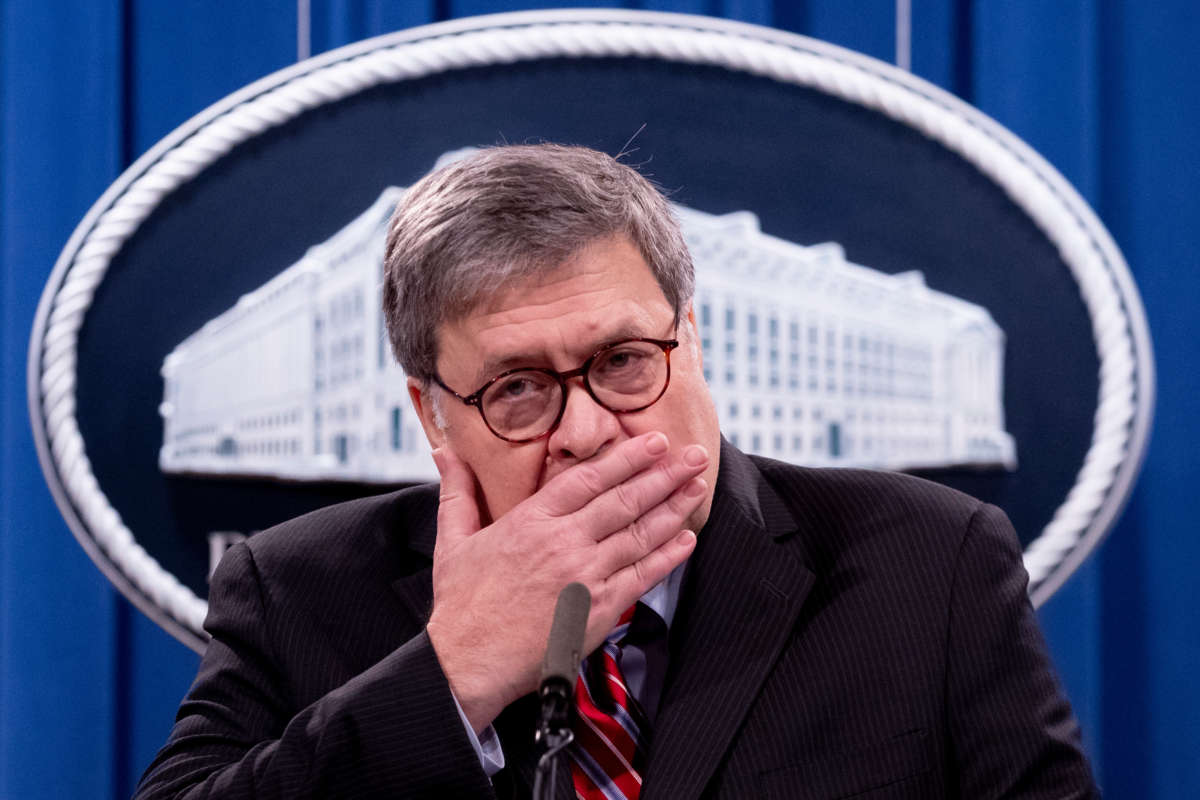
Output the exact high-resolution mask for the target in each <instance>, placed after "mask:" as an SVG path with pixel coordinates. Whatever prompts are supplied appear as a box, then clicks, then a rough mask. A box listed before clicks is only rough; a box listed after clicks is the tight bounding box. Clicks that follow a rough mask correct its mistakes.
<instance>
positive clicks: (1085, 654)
mask: <svg viewBox="0 0 1200 800" xmlns="http://www.w3.org/2000/svg"><path fill="white" fill-rule="evenodd" d="M563 5H625V6H627V7H637V8H648V9H653V10H661V11H680V12H688V13H698V14H708V15H713V16H724V17H729V18H732V19H738V20H742V21H746V22H753V23H758V24H762V25H770V26H774V27H778V28H782V29H785V30H790V31H794V32H797V33H802V34H806V35H809V36H814V37H817V38H821V39H825V40H828V41H831V42H833V43H835V44H839V45H843V46H845V47H850V48H853V49H855V50H859V51H862V52H864V53H867V54H869V55H871V56H874V57H876V58H880V59H883V60H885V61H895V59H896V55H897V53H896V40H897V36H896V30H897V28H896V20H897V9H898V8H900V9H902V10H903V9H904V8H905V7H909V6H911V16H910V17H909V19H910V24H911V65H912V70H913V71H914V72H915V73H916V74H918V75H920V76H921V77H923V78H925V79H927V80H930V81H932V82H933V83H935V84H938V85H939V86H941V87H943V88H945V89H947V90H949V91H952V92H954V93H955V94H957V95H959V96H960V97H962V98H964V99H965V100H967V101H968V102H971V103H973V104H975V105H976V106H978V107H979V108H981V109H982V110H983V111H984V112H985V113H987V114H989V115H991V116H993V117H995V118H996V119H997V120H999V121H1000V122H1001V123H1002V124H1004V125H1006V126H1008V127H1009V128H1011V129H1012V130H1013V131H1014V132H1015V133H1016V134H1017V135H1019V136H1021V137H1022V138H1024V139H1025V140H1026V141H1027V142H1029V143H1030V144H1031V145H1033V147H1035V148H1036V149H1037V150H1039V151H1040V152H1041V153H1042V154H1043V155H1044V156H1045V157H1046V158H1047V159H1048V160H1049V161H1050V162H1051V163H1052V164H1054V165H1055V166H1056V167H1057V168H1058V169H1059V170H1060V171H1061V172H1062V173H1063V174H1064V175H1065V176H1066V177H1067V178H1068V179H1069V180H1070V181H1071V182H1073V183H1074V184H1075V186H1076V187H1077V188H1078V189H1079V190H1080V192H1081V193H1082V194H1083V195H1084V196H1085V197H1086V198H1087V199H1088V200H1089V201H1090V202H1091V203H1092V205H1093V206H1094V207H1095V208H1096V210H1097V211H1098V213H1099V215H1100V217H1101V219H1102V220H1103V221H1104V222H1105V224H1106V225H1107V226H1108V227H1109V229H1110V230H1111V231H1112V233H1113V235H1114V237H1115V238H1116V240H1117V242H1118V244H1119V245H1120V246H1121V248H1122V249H1123V251H1124V253H1125V255H1126V258H1127V259H1128V261H1129V264H1130V267H1131V270H1132V272H1133V274H1134V277H1135V278H1136V280H1137V282H1138V285H1139V287H1140V290H1141V292H1142V296H1143V299H1144V301H1145V304H1146V309H1147V314H1148V316H1149V320H1150V326H1151V329H1152V333H1153V335H1154V338H1155V349H1156V357H1157V363H1158V381H1159V383H1158V389H1159V399H1158V410H1157V417H1156V425H1155V432H1154V438H1153V441H1152V443H1151V447H1150V451H1149V455H1148V458H1147V462H1146V466H1145V470H1144V472H1143V474H1142V477H1141V480H1140V484H1139V486H1138V489H1137V491H1136V493H1135V495H1134V498H1133V500H1132V502H1131V504H1130V506H1129V507H1128V509H1127V510H1126V512H1125V514H1124V517H1123V519H1122V521H1121V522H1120V524H1119V525H1118V527H1117V528H1116V530H1115V531H1114V532H1113V534H1112V535H1111V537H1110V539H1109V540H1108V541H1107V542H1106V543H1105V544H1104V545H1103V546H1102V548H1101V550H1100V552H1099V554H1098V555H1097V556H1094V557H1093V558H1092V559H1091V560H1090V561H1089V563H1088V564H1086V565H1085V566H1084V567H1083V568H1082V569H1081V570H1080V571H1079V572H1078V573H1077V574H1076V575H1075V576H1074V577H1073V578H1072V579H1071V580H1070V581H1069V582H1068V583H1067V585H1066V586H1065V588H1063V589H1062V590H1061V591H1060V592H1059V593H1058V594H1057V595H1056V596H1055V597H1054V598H1053V599H1052V600H1051V601H1050V602H1049V603H1048V604H1047V605H1046V606H1045V607H1044V608H1043V609H1042V610H1041V612H1040V616H1041V619H1042V621H1043V624H1044V625H1045V628H1046V631H1047V635H1048V637H1049V639H1050V643H1051V648H1052V651H1053V654H1054V656H1055V659H1056V661H1057V663H1058V666H1059V669H1060V671H1061V674H1062V677H1063V681H1064V683H1065V684H1066V688H1067V692H1068V694H1069V696H1070V697H1071V700H1072V702H1073V703H1074V706H1075V709H1076V711H1077V713H1078V715H1079V717H1080V720H1081V722H1082V724H1083V728H1084V734H1085V739H1086V745H1087V747H1088V749H1089V752H1090V753H1091V756H1092V758H1093V759H1094V762H1095V764H1096V767H1097V769H1098V772H1099V776H1100V778H1101V782H1102V785H1103V786H1104V788H1105V790H1106V793H1107V794H1108V796H1111V797H1161V798H1191V797H1197V796H1200V758H1198V757H1197V753H1198V752H1200V681H1197V680H1196V677H1195V676H1196V673H1197V672H1198V671H1200V597H1198V593H1197V589H1196V588H1195V587H1196V585H1197V581H1196V575H1197V573H1198V572H1200V537H1198V536H1197V535H1196V530H1197V523H1196V522H1195V520H1194V519H1193V518H1192V517H1193V508H1194V506H1195V502H1194V499H1193V495H1194V491H1193V486H1192V484H1193V483H1194V482H1195V481H1196V479H1197V478H1198V477H1200V470H1197V468H1196V466H1195V464H1196V461H1197V458H1196V456H1195V454H1194V453H1193V452H1192V451H1193V448H1195V447H1196V446H1197V443H1198V442H1200V421H1198V420H1200V401H1198V400H1197V397H1200V385H1198V379H1197V374H1198V372H1200V347H1198V346H1197V344H1196V342H1197V335H1196V333H1195V331H1194V329H1193V323H1194V320H1195V317H1196V306H1197V301H1198V300H1200V291H1198V290H1200V267H1198V264H1197V259H1196V256H1195V252H1196V245H1197V230H1196V229H1197V226H1198V225H1200V199H1198V198H1197V176H1198V175H1200V145H1198V144H1197V142H1198V141H1200V91H1197V90H1196V75H1197V72H1198V71H1200V57H1198V56H1197V53H1200V47H1198V46H1197V44H1196V43H1197V42H1198V41H1200V6H1198V5H1197V4H1196V3H1195V2H1194V1H1193V0H1160V2H1155V3H1145V2H1136V0H1063V2H1054V3H1046V2H1040V1H1039V0H1008V1H1007V2H990V1H988V0H977V2H971V1H970V0H911V3H910V2H909V0H900V2H897V1H896V0H856V1H854V2H846V0H797V1H796V2H785V0H779V2H771V0H707V2H704V1H702V0H674V2H672V1H671V0H660V1H658V2H655V1H653V0H650V1H648V2H643V3H625V4H612V3H609V4H602V3H583V4H575V3H564V2H553V3H545V4H537V3H515V2H514V3H502V2H496V1H495V0H431V1H427V2H402V1H401V0H391V1H390V2H385V1H384V0H311V2H307V1H306V0H301V2H298V3H296V2H284V1H283V0H277V1H276V2H267V3H243V2H236V0H189V1H188V2H170V3H167V2H157V1H156V0H122V1H121V2H116V1H115V0H114V1H113V2H108V3H104V2H98V1H97V0H54V2H42V1H41V0H5V1H4V2H0V70H2V72H0V375H2V376H3V385H2V393H0V797H3V798H17V797H20V798H27V799H30V800H32V799H34V798H67V797H93V798H106V797H112V798H123V797H128V796H129V795H130V794H131V792H132V790H133V787H134V785H135V783H136V781H137V779H138V777H139V775H140V773H141V771H142V769H143V768H144V767H145V766H146V764H147V763H148V762H149V760H150V759H151V757H152V756H153V753H154V751H155V750H156V749H157V747H158V746H159V745H160V744H161V743H162V741H163V739H164V737H165V736H166V733H167V731H168V730H169V728H170V725H171V721H172V717H173V715H174V710H175V707H176V705H177V704H178V701H179V699H180V697H181V696H182V695H183V693H184V692H185V691H186V689H187V687H188V684H189V682H190V680H191V678H192V677H193V675H194V673H195V669H196V664H197V659H196V656H195V655H194V654H193V653H192V652H191V651H189V650H187V649H186V648H185V647H184V646H183V645H181V644H179V643H177V642H176V641H175V640H173V639H171V638H170V637H169V636H168V635H167V634H165V633H163V632H162V631H161V630H159V629H158V628H157V627H156V626H155V625H154V624H153V623H152V622H150V621H149V620H147V619H146V618H145V617H143V616H142V615H141V614H140V613H139V612H137V611H136V610H134V609H133V607H132V606H130V605H129V603H127V602H126V601H125V600H124V599H123V598H122V597H121V596H120V595H118V594H117V593H116V591H115V590H114V589H112V588H111V587H110V585H109V584H108V582H107V581H106V579H105V578H104V577H103V576H102V574H101V573H100V571H99V570H98V569H97V568H96V567H95V566H94V565H93V564H92V563H91V562H90V561H89V560H88V558H87V557H86V556H85V555H84V553H83V551H82V549H81V548H80V547H79V545H78V544H76V542H75V540H74V538H73V537H72V536H71V534H70V532H69V531H68V529H67V527H66V525H65V523H64V522H63V520H62V518H61V516H60V515H59V512H58V510H57V509H56V507H55V505H54V503H53V501H52V500H51V497H50V494H49V491H48V490H47V488H46V486H45V483H44V481H43V479H42V475H41V471H40V469H39V468H38V464H37V458H36V455H35V452H34V446H33V441H32V437H31V434H30V430H29V422H28V415H27V411H26V401H25V364H26V349H27V347H28V337H29V332H30V326H31V324H32V320H33V315H34V310H35V307H36V305H37V301H38V298H39V295H40V293H41V291H42V288H43V286H44V284H45V281H46V279H47V277H48V275H49V273H50V270H51V267H52V266H53V264H54V260H55V258H56V256H57V255H58V253H59V251H60V250H61V249H62V247H63V245H64V244H65V242H66V240H67V237H68V236H69V235H70V233H71V231H72V230H73V228H74V226H75V225H76V223H77V222H78V221H79V220H80V219H81V218H82V216H83V214H84V213H85V212H86V211H87V209H88V208H89V207H90V205H91V204H92V203H93V202H94V201H95V200H96V199H97V198H98V197H99V195H100V194H101V193H102V192H103V191H104V189H105V188H106V187H107V186H108V184H109V183H110V182H112V181H113V180H114V179H115V178H116V177H117V176H118V174H119V173H120V172H121V171H122V170H123V169H124V168H125V167H126V166H127V165H128V164H130V163H131V162H132V160H133V159H135V158H136V157H137V156H138V155H140V154H141V153H143V152H144V151H145V150H146V149H148V148H149V147H151V146H152V145H153V144H154V143H155V142H156V141H158V140H159V139H160V138H161V137H162V136H164V135H165V134H167V133H168V132H170V131H171V130H172V129H174V128H175V127H176V126H178V125H179V124H181V123H182V122H184V121H185V120H187V119H188V118H189V117H190V116H192V115H193V114H195V113H197V112H199V111H201V110H202V109H204V108H205V107H206V106H208V105H209V104H210V103H213V102H214V101H216V100H218V99H220V98H221V97H223V96H225V95H226V94H228V93H230V92H232V91H234V90H235V89H237V88H239V87H241V86H243V85H245V84H247V83H249V82H251V81H253V80H255V79H257V78H259V77H262V76H263V75H266V74H268V73H270V72H272V71H274V70H277V69H280V68H282V67H285V66H287V65H288V64H290V63H292V62H294V61H295V60H296V58H297V54H298V52H305V51H307V52H310V53H313V54H316V53H320V52H322V51H325V50H328V49H331V48H334V47H338V46H340V45H343V44H346V43H348V42H351V41H355V40H357V39H361V38H365V37H368V36H373V35H377V34H380V33H385V32H389V31H393V30H397V29H400V28H405V27H410V26H413V25H419V24H423V23H427V22H434V21H438V20H443V19H449V18H453V17H461V16H468V15H473V14H483V13H493V12H498V11H512V10H518V9H528V8H536V7H560V6H563ZM302 15H303V17H304V18H305V19H301V16H302ZM168 268H169V267H168ZM146 303H147V304H152V303H153V298H146ZM114 363H119V361H117V360H114ZM120 379H121V378H120V374H119V371H115V372H114V374H113V376H112V380H113V381H114V382H119V381H120Z"/></svg>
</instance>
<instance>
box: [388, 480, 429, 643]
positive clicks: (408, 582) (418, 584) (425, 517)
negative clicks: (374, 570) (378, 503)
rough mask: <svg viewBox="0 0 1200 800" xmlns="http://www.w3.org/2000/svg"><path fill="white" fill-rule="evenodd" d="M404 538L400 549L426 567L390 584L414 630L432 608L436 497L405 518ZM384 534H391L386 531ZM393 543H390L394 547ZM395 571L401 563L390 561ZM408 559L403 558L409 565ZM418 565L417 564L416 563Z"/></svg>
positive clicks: (394, 560) (409, 560)
mask: <svg viewBox="0 0 1200 800" xmlns="http://www.w3.org/2000/svg"><path fill="white" fill-rule="evenodd" d="M404 522H405V526H406V528H407V539H406V541H404V542H403V543H402V546H403V547H404V548H406V549H408V550H410V551H412V552H414V553H417V554H418V555H420V556H424V559H423V561H425V562H427V564H428V565H427V566H422V567H420V568H418V569H417V570H416V571H415V572H408V573H407V574H402V575H399V576H398V577H396V578H394V579H393V580H392V582H391V586H392V591H394V592H395V593H396V595H397V596H398V597H399V598H400V602H401V603H402V604H403V606H404V608H405V610H406V611H407V612H408V613H409V615H410V616H409V618H410V619H412V620H413V621H414V622H415V623H416V625H417V627H418V628H422V627H424V626H425V623H426V621H427V620H428V619H429V612H430V611H431V610H432V609H433V566H432V564H433V545H434V542H435V541H436V540H437V495H436V494H433V495H432V504H430V503H423V504H421V505H418V506H416V507H415V508H411V509H410V510H409V519H407V520H405V521H404ZM385 535H395V531H388V532H387V533H386V534H385ZM396 544H397V543H395V542H393V543H392V546H393V547H395V546H396ZM393 562H394V563H395V564H396V566H397V568H399V567H400V566H401V563H402V560H401V559H400V558H394V559H393ZM410 562H411V559H403V563H410ZM418 563H420V562H418Z"/></svg>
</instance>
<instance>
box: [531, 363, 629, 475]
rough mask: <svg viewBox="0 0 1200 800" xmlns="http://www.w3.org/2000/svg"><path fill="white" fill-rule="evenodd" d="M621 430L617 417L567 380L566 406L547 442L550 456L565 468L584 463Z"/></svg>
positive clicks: (580, 383) (613, 439)
mask: <svg viewBox="0 0 1200 800" xmlns="http://www.w3.org/2000/svg"><path fill="white" fill-rule="evenodd" d="M620 431H621V425H620V423H619V422H618V420H617V415H616V414H614V413H613V412H611V411H609V410H608V409H607V408H605V407H604V406H602V405H600V404H599V403H597V402H596V401H595V400H594V399H593V398H592V396H591V395H590V394H588V391H587V389H585V388H584V387H583V383H582V381H579V380H571V381H568V382H567V407H566V408H564V409H563V415H562V419H561V420H560V421H559V423H558V427H557V428H555V429H554V432H553V433H551V434H550V440H549V442H548V443H547V444H548V447H549V450H550V457H551V458H552V459H554V460H556V461H559V462H565V463H564V466H570V465H571V464H573V463H576V462H579V461H585V460H587V459H589V458H591V457H592V456H594V455H598V454H599V453H602V452H603V451H604V450H605V449H606V448H607V447H608V446H609V445H611V444H614V443H615V442H616V441H617V437H618V436H619V435H620Z"/></svg>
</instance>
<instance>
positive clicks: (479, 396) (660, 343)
mask: <svg viewBox="0 0 1200 800" xmlns="http://www.w3.org/2000/svg"><path fill="white" fill-rule="evenodd" d="M631 342H645V343H646V344H652V345H656V346H657V347H660V348H662V351H663V358H664V359H665V360H666V362H667V375H666V378H665V379H664V380H663V385H662V389H661V390H660V391H659V393H658V394H656V395H655V396H654V399H653V400H651V401H650V402H648V403H645V404H644V405H640V406H638V407H637V408H611V407H609V405H608V404H607V403H605V402H604V401H603V400H601V399H600V398H599V397H597V396H596V392H595V391H594V390H593V389H592V384H591V383H590V382H589V381H588V370H590V369H591V368H592V363H593V362H594V361H595V360H596V359H597V358H598V357H599V356H600V355H602V354H604V353H607V352H608V351H609V350H612V349H613V348H615V347H620V346H621V345H625V344H629V343H631ZM676 347H679V340H678V339H648V338H644V337H634V338H631V339H621V340H620V341H616V342H609V343H608V344H606V345H604V346H603V347H601V348H600V349H599V350H597V351H596V352H594V353H592V354H591V355H590V356H588V357H587V360H586V361H584V362H583V363H582V364H581V365H579V366H578V367H576V368H575V369H570V370H567V371H566V372H559V371H558V370H554V369H550V368H549V367H515V368H513V369H509V370H505V371H504V372H501V373H500V374H499V375H496V376H494V377H492V378H491V379H489V380H488V381H487V383H485V384H483V386H480V387H479V388H478V389H476V390H475V391H474V392H472V393H471V394H469V395H465V396H464V395H461V394H459V393H458V392H456V391H454V390H453V389H451V388H450V387H449V386H447V385H446V383H445V382H444V381H443V380H442V379H441V377H440V376H439V375H437V374H434V376H433V380H434V382H435V383H436V384H437V385H438V386H440V387H442V388H443V389H445V390H446V391H447V392H449V393H450V394H452V395H454V396H455V397H457V398H458V399H459V400H461V401H462V402H463V403H464V404H466V405H468V406H475V408H476V409H478V411H479V418H480V419H482V420H483V424H484V425H485V426H487V429H488V430H489V431H491V432H492V435H494V436H495V437H496V438H498V439H503V440H504V441H506V442H511V443H512V444H525V443H527V442H536V441H537V440H538V439H545V438H546V437H547V436H549V435H550V434H552V433H554V430H555V429H556V428H557V427H558V423H560V422H562V418H563V414H564V413H566V410H567V381H568V380H570V379H571V378H580V379H581V380H582V381H583V388H584V389H586V390H587V393H588V396H589V397H591V398H592V399H593V400H595V401H596V403H597V405H599V406H600V407H601V408H603V409H605V410H606V411H610V412H612V413H613V414H634V413H636V412H638V411H645V410H646V409H647V408H649V407H650V406H652V405H654V404H655V403H657V402H658V401H659V400H661V399H662V396H663V395H664V394H666V393H667V387H668V386H670V385H671V351H672V350H674V349H675V348H676ZM517 372H540V373H542V374H543V375H549V376H550V377H552V378H554V379H555V380H556V381H558V385H559V388H560V389H561V390H562V402H561V403H559V406H558V414H556V415H555V417H554V421H553V422H551V423H550V427H549V428H547V429H546V430H545V431H544V432H543V433H539V434H538V435H537V436H529V437H527V438H524V439H510V438H509V437H507V436H505V435H503V434H501V433H499V432H498V431H497V430H496V429H495V428H493V427H492V423H490V422H488V418H487V415H486V414H484V413H483V395H484V393H485V392H487V390H488V389H489V388H490V387H491V385H492V384H493V383H495V382H496V381H498V380H502V379H503V378H507V377H508V376H509V375H513V374H515V373H517Z"/></svg>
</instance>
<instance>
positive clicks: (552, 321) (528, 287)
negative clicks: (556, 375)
mask: <svg viewBox="0 0 1200 800" xmlns="http://www.w3.org/2000/svg"><path fill="white" fill-rule="evenodd" d="M674 321H675V313H674V309H673V307H672V306H671V304H670V303H669V302H668V300H667V299H666V296H665V294H664V293H663V291H662V288H661V287H660V286H659V284H658V281H657V279H656V278H655V277H654V275H653V274H652V273H651V271H650V269H649V267H648V266H647V265H646V263H645V260H644V259H643V258H642V256H641V253H640V252H639V251H638V249H637V248H636V247H635V246H634V245H633V244H632V243H631V242H629V241H628V240H626V239H624V238H623V237H616V238H610V239H607V240H599V241H593V242H591V243H589V245H588V246H585V247H584V248H581V249H580V250H579V251H578V252H577V253H576V254H574V255H573V256H572V257H571V258H569V259H567V260H566V261H565V262H563V263H560V264H558V265H556V266H555V267H553V268H551V269H545V270H538V271H531V272H530V273H527V274H519V275H515V276H510V277H509V278H507V279H505V280H504V281H503V282H498V283H497V284H496V286H495V288H494V289H493V290H492V291H490V292H488V293H486V294H483V295H480V296H479V297H478V298H477V300H476V301H475V302H474V303H473V304H472V305H470V306H469V307H467V308H466V309H465V310H464V311H463V312H461V313H459V314H456V315H447V316H446V318H444V319H443V321H442V322H441V323H440V324H439V325H438V328H437V346H438V361H439V362H440V365H441V366H442V367H443V368H444V367H445V366H446V364H445V359H446V358H451V359H453V360H454V361H455V362H456V363H457V364H459V365H461V366H462V367H464V368H465V367H467V366H468V364H469V366H470V371H471V374H472V375H473V377H474V378H478V379H480V380H486V379H487V378H490V377H492V376H494V375H495V374H497V373H498V372H500V371H503V370H504V369H509V368H514V367H517V366H549V365H551V364H552V363H556V364H567V366H566V367H565V368H573V367H574V366H577V364H576V363H568V362H570V361H571V360H578V361H581V360H582V359H583V358H586V357H587V356H589V355H591V354H592V353H593V352H595V350H597V349H599V348H600V347H602V346H603V345H605V344H609V343H611V342H613V341H616V340H619V339H626V338H639V337H649V338H662V337H664V336H667V335H669V334H670V331H671V330H672V327H673V324H674ZM456 371H458V370H456ZM460 374H461V373H460Z"/></svg>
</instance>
